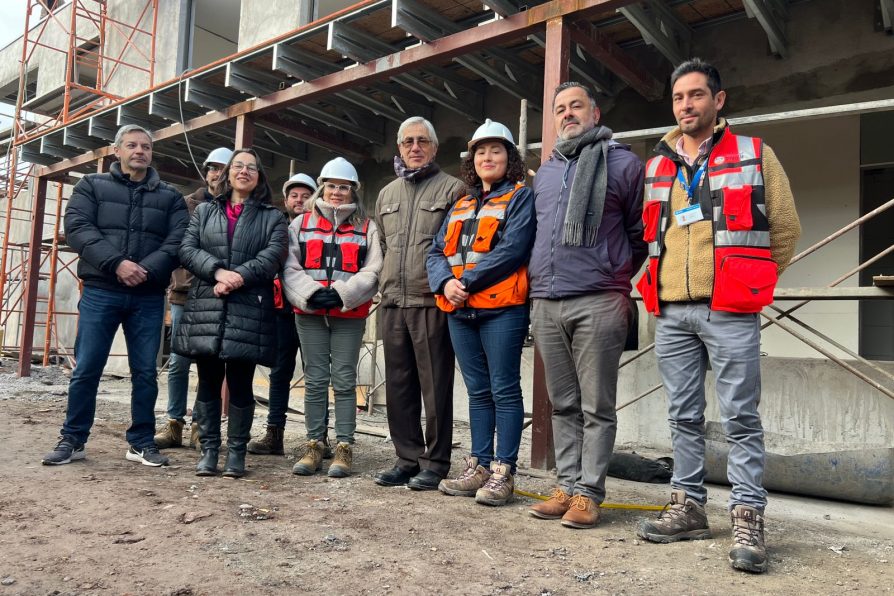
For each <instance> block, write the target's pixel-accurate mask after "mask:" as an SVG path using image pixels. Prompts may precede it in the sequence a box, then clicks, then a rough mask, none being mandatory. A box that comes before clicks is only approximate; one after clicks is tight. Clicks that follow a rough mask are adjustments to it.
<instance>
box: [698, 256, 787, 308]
mask: <svg viewBox="0 0 894 596" xmlns="http://www.w3.org/2000/svg"><path fill="white" fill-rule="evenodd" d="M778 279H779V276H778V268H777V266H776V262H775V261H773V260H772V259H767V258H763V257H752V256H744V255H729V256H726V257H723V259H722V260H721V261H720V267H718V268H717V272H716V279H715V282H714V299H713V301H712V304H711V307H712V308H714V309H715V310H725V311H729V312H744V313H753V312H760V310H761V309H762V308H763V307H765V306H767V305H768V304H770V303H771V302H773V290H774V289H775V288H776V282H777V280H778Z"/></svg>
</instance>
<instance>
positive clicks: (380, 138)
mask: <svg viewBox="0 0 894 596" xmlns="http://www.w3.org/2000/svg"><path fill="white" fill-rule="evenodd" d="M290 111H292V112H295V113H297V114H300V115H301V116H303V117H304V118H307V119H310V120H312V121H316V122H319V123H321V124H325V125H326V126H330V127H332V128H334V129H336V130H340V131H342V132H346V133H348V134H349V135H353V136H355V137H358V138H361V139H363V140H365V141H367V142H370V143H375V144H378V145H381V144H382V143H384V141H385V127H384V126H377V127H376V128H371V127H369V126H367V125H364V124H359V125H358V124H357V123H354V122H349V121H348V120H345V119H343V118H340V117H339V116H336V115H335V114H332V113H330V112H327V111H326V110H324V109H323V108H319V107H317V106H312V105H309V104H300V105H295V106H292V107H291V108H290ZM367 124H381V122H369V123H367Z"/></svg>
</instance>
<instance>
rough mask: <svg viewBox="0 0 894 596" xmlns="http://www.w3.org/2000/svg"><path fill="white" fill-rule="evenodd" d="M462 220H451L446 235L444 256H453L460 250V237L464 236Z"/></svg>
mask: <svg viewBox="0 0 894 596" xmlns="http://www.w3.org/2000/svg"><path fill="white" fill-rule="evenodd" d="M462 227H463V222H462V221H451V222H450V223H449V224H448V225H447V233H446V234H445V235H444V256H447V257H452V256H453V255H455V254H456V251H457V250H459V239H460V236H462Z"/></svg>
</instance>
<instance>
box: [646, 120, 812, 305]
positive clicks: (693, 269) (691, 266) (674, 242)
mask: <svg viewBox="0 0 894 596" xmlns="http://www.w3.org/2000/svg"><path fill="white" fill-rule="evenodd" d="M724 127H726V121H725V120H724V119H722V118H721V119H720V123H719V124H718V125H717V127H716V128H715V129H714V131H715V133H717V132H719V131H720V130H721V129H722V128H724ZM682 134H683V133H682V132H680V129H679V128H675V129H673V130H672V131H670V132H669V133H667V134H666V135H665V136H664V138H663V139H662V141H663V142H665V143H666V144H667V146H668V147H670V148H671V149H672V150H673V149H674V148H675V147H676V146H677V139H679V138H680V136H681V135H682ZM763 175H764V201H765V203H766V206H767V219H768V220H769V222H770V254H771V256H772V258H773V260H774V261H776V264H777V265H778V267H779V273H780V275H781V274H782V272H783V270H784V269H785V268H786V267H788V263H789V261H791V259H792V255H794V253H795V245H797V243H798V238H799V237H800V236H801V223H800V221H799V219H798V212H797V211H796V210H795V199H794V197H793V196H792V189H791V186H790V185H789V182H788V176H786V175H785V170H783V169H782V164H780V163H779V159H778V158H777V157H776V154H775V153H774V152H773V150H772V149H771V148H770V147H769V146H767V145H764V150H763ZM670 202H671V208H670V211H671V213H673V212H674V211H676V210H678V209H682V208H684V207H686V206H687V205H688V204H689V200H688V197H687V195H686V191H685V190H683V188H682V186H681V185H680V184H677V183H674V185H673V190H672V191H671V197H670ZM713 289H714V236H713V232H712V224H711V220H709V219H707V220H703V221H699V222H696V223H693V224H690V225H688V226H685V227H682V228H681V227H680V226H678V225H677V221H676V219H675V218H674V217H673V216H671V217H670V218H669V221H668V228H667V232H666V234H665V236H664V251H663V252H662V253H661V265H660V267H659V269H658V297H659V299H660V300H662V301H664V302H687V301H692V300H707V299H710V298H711V294H712V293H713Z"/></svg>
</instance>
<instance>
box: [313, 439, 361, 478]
mask: <svg viewBox="0 0 894 596" xmlns="http://www.w3.org/2000/svg"><path fill="white" fill-rule="evenodd" d="M321 446H322V443H321ZM322 451H324V449H321V453H320V459H322V458H323V453H322ZM353 459H354V454H353V453H352V452H351V444H350V443H342V442H341V441H339V443H338V444H337V445H336V446H335V456H334V457H333V458H332V463H331V464H330V465H329V477H330V478H347V477H348V476H350V475H351V462H352V461H353Z"/></svg>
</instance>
